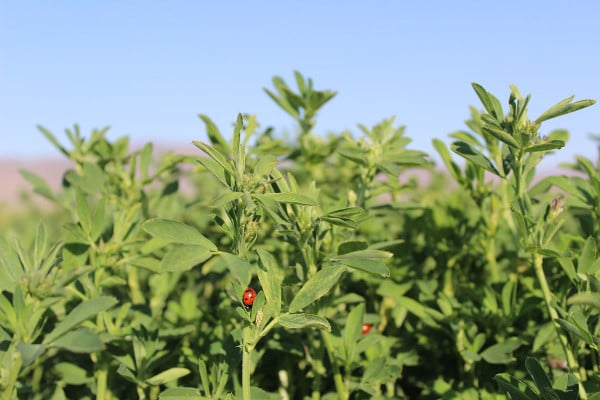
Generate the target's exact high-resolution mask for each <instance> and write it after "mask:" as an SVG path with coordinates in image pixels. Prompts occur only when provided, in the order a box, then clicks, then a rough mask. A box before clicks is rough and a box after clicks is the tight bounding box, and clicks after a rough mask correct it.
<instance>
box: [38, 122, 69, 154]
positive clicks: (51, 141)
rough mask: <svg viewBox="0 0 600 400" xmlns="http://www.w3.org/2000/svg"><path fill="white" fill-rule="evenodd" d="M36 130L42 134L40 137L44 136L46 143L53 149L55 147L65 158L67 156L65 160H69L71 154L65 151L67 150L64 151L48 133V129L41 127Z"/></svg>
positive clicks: (50, 133)
mask: <svg viewBox="0 0 600 400" xmlns="http://www.w3.org/2000/svg"><path fill="white" fill-rule="evenodd" d="M37 128H38V130H39V131H40V132H42V135H44V136H45V137H46V139H48V141H49V142H50V143H52V144H53V145H54V147H56V148H57V149H58V150H59V151H60V152H61V153H63V154H64V155H65V156H67V158H70V156H71V153H69V151H67V149H65V148H64V147H63V146H62V145H61V144H60V143H59V142H58V140H57V139H56V137H55V136H54V135H53V134H52V132H50V131H49V130H48V129H46V128H44V127H43V126H41V125H38V126H37Z"/></svg>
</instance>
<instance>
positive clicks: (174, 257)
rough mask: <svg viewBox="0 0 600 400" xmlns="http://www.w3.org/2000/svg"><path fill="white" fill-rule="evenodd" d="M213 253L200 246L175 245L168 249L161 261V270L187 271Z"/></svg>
mask: <svg viewBox="0 0 600 400" xmlns="http://www.w3.org/2000/svg"><path fill="white" fill-rule="evenodd" d="M212 255H213V253H212V252H211V251H210V250H208V249H206V248H205V247H202V246H196V245H180V246H175V247H173V248H172V249H171V251H169V252H168V253H167V254H166V255H165V256H164V258H163V259H162V262H161V267H160V269H161V271H169V272H185V271H189V270H190V269H192V268H193V267H195V266H196V265H198V264H202V263H203V262H205V261H206V260H208V259H209V258H210V257H212Z"/></svg>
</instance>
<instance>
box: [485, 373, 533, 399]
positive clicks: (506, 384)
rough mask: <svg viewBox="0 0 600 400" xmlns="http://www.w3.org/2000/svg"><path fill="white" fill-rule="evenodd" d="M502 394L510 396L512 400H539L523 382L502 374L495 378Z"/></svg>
mask: <svg viewBox="0 0 600 400" xmlns="http://www.w3.org/2000/svg"><path fill="white" fill-rule="evenodd" d="M494 379H495V380H496V383H498V387H499V388H500V390H501V391H502V392H504V393H505V394H507V395H509V396H510V397H509V398H510V399H511V400H539V399H540V397H539V395H538V394H537V393H536V392H535V391H534V390H533V389H532V388H531V387H529V385H527V384H526V383H525V382H523V381H521V380H517V379H516V378H514V377H512V376H510V375H509V374H506V373H502V374H498V375H496V376H495V377H494Z"/></svg>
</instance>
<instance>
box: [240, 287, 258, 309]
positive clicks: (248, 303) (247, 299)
mask: <svg viewBox="0 0 600 400" xmlns="http://www.w3.org/2000/svg"><path fill="white" fill-rule="evenodd" d="M255 299H256V291H255V290H254V289H252V288H250V287H249V288H248V289H246V290H244V295H243V296H242V302H243V303H244V307H246V310H249V309H251V308H252V303H254V300H255Z"/></svg>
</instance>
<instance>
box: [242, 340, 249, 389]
mask: <svg viewBox="0 0 600 400" xmlns="http://www.w3.org/2000/svg"><path fill="white" fill-rule="evenodd" d="M242 398H243V399H244V400H250V351H249V350H248V349H247V347H246V341H245V340H243V342H242Z"/></svg>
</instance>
